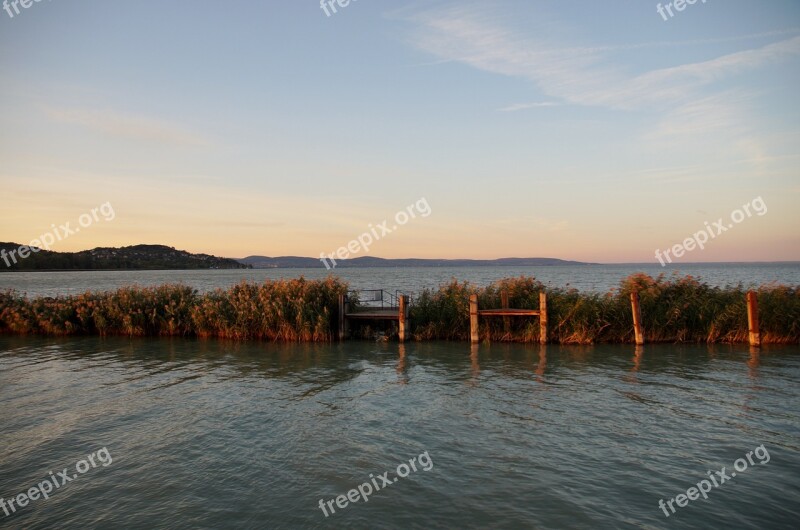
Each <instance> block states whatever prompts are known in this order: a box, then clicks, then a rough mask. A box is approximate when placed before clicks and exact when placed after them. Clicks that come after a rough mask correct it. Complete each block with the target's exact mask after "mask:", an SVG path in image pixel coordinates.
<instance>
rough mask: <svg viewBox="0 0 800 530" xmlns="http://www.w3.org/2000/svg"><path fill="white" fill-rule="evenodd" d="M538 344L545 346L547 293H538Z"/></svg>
mask: <svg viewBox="0 0 800 530" xmlns="http://www.w3.org/2000/svg"><path fill="white" fill-rule="evenodd" d="M539 344H547V293H545V292H544V291H542V292H540V293H539Z"/></svg>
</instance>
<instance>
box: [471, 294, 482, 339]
mask: <svg viewBox="0 0 800 530" xmlns="http://www.w3.org/2000/svg"><path fill="white" fill-rule="evenodd" d="M469 336H470V341H471V342H472V343H473V344H476V343H478V342H479V340H480V339H479V338H478V295H477V294H473V295H470V297H469Z"/></svg>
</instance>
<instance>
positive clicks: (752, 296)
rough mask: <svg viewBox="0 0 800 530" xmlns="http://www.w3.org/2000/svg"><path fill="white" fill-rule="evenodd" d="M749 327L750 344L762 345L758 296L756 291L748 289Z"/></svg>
mask: <svg viewBox="0 0 800 530" xmlns="http://www.w3.org/2000/svg"><path fill="white" fill-rule="evenodd" d="M747 328H748V332H749V338H750V346H761V332H760V330H759V329H758V297H757V295H756V292H755V291H747Z"/></svg>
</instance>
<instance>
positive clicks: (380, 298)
mask: <svg viewBox="0 0 800 530" xmlns="http://www.w3.org/2000/svg"><path fill="white" fill-rule="evenodd" d="M403 295H406V293H404V292H403V291H400V290H399V289H398V290H396V291H395V292H394V293H392V292H390V291H387V290H386V289H359V290H354V291H348V292H347V296H348V298H349V299H350V300H352V301H357V303H358V305H359V306H361V307H375V308H377V307H380V308H381V309H391V308H397V307H400V297H401V296H403ZM407 296H408V302H409V304H410V303H411V300H412V297H411V295H407Z"/></svg>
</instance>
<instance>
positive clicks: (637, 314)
mask: <svg viewBox="0 0 800 530" xmlns="http://www.w3.org/2000/svg"><path fill="white" fill-rule="evenodd" d="M631 310H632V311H633V333H634V335H635V336H636V345H637V346H641V345H643V344H644V332H643V331H642V308H641V307H640V306H639V292H638V291H633V292H631Z"/></svg>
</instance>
